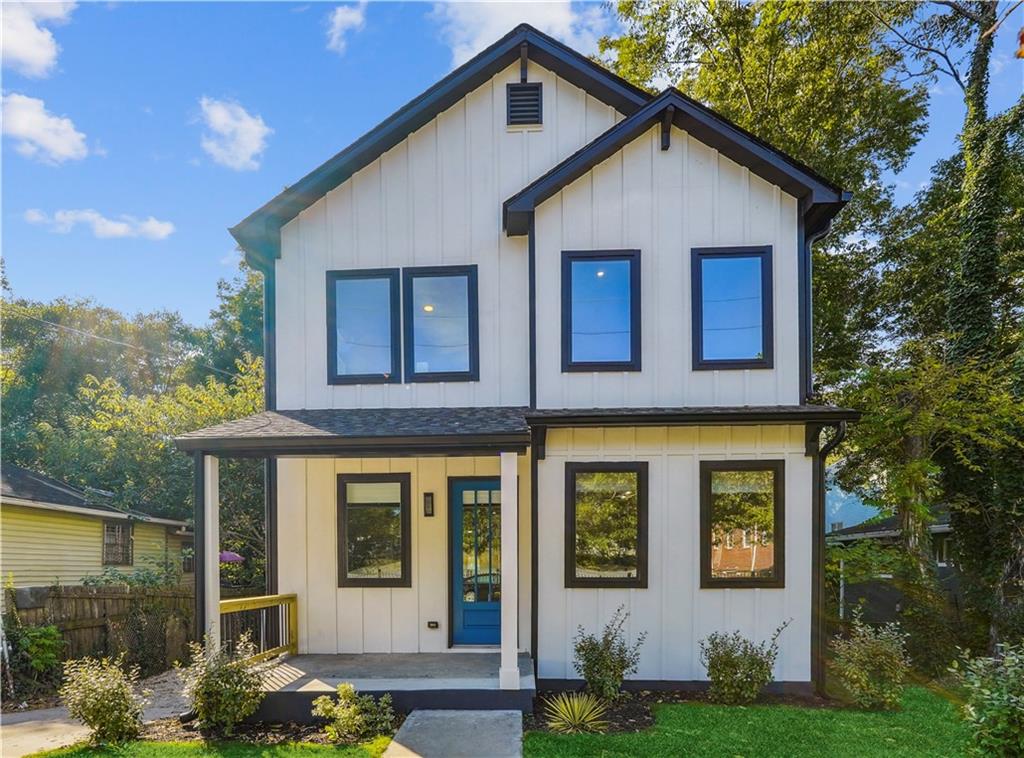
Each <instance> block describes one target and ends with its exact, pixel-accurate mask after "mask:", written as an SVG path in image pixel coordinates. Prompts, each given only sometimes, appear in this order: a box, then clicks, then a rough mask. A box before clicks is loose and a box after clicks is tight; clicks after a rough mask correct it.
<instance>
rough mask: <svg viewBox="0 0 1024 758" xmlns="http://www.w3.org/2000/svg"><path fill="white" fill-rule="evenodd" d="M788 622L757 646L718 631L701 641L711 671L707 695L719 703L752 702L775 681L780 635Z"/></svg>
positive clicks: (702, 659) (734, 634) (735, 634)
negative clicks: (774, 674)
mask: <svg viewBox="0 0 1024 758" xmlns="http://www.w3.org/2000/svg"><path fill="white" fill-rule="evenodd" d="M787 626H789V621H786V622H785V623H784V624H782V625H781V626H779V628H778V629H776V630H775V634H773V635H772V638H771V639H770V640H768V641H766V642H761V643H754V642H751V641H750V640H748V639H747V638H746V637H744V636H743V635H741V634H740V633H739V632H731V633H729V634H726V633H724V632H715V633H713V634H709V635H708V636H707V637H706V638H704V639H703V640H701V641H700V662H701V663H702V664H704V667H705V668H706V669H707V672H708V679H709V680H711V686H710V687H709V688H708V696H709V697H710V698H711V699H712V700H713V701H715V702H716V703H728V704H733V705H735V704H741V703H752V702H754V701H755V700H756V699H757V696H758V695H760V694H761V690H763V689H764V688H765V685H767V684H768V683H769V682H770V681H771V680H772V669H774V668H775V659H776V658H777V657H778V655H779V635H780V634H782V632H783V630H784V629H785V628H786V627H787Z"/></svg>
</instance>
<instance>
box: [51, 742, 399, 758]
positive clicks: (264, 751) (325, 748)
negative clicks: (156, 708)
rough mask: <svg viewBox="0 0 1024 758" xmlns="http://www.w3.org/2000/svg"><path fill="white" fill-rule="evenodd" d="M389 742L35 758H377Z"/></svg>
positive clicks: (137, 748)
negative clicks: (96, 757) (321, 757)
mask: <svg viewBox="0 0 1024 758" xmlns="http://www.w3.org/2000/svg"><path fill="white" fill-rule="evenodd" d="M390 742H391V738H390V737H378V738H377V739H375V740H372V741H370V742H366V743H363V744H361V745H355V746H347V747H333V746H331V745H310V744H299V743H286V744H283V745H249V744H244V743H241V742H210V743H203V742H133V743H131V744H128V745H125V746H123V747H117V748H105V749H102V750H101V749H97V748H94V747H88V746H85V745H79V746H76V747H68V748H62V749H60V750H51V751H50V752H47V753H39V754H38V755H39V756H40V757H41V756H46V758H85V757H86V756H90V758H91V757H92V756H110V758H201V757H205V756H221V757H222V758H257V757H259V758H285V756H309V757H310V758H318V757H319V756H331V757H332V758H380V756H381V754H382V753H383V752H384V750H385V749H386V748H387V746H388V743H390Z"/></svg>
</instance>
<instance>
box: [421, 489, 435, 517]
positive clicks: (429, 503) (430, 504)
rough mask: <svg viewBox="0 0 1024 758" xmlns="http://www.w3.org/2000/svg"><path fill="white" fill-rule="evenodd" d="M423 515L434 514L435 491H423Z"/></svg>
mask: <svg viewBox="0 0 1024 758" xmlns="http://www.w3.org/2000/svg"><path fill="white" fill-rule="evenodd" d="M423 515H424V516H433V515H434V493H433V492H424V493H423Z"/></svg>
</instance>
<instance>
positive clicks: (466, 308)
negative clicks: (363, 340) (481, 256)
mask: <svg viewBox="0 0 1024 758" xmlns="http://www.w3.org/2000/svg"><path fill="white" fill-rule="evenodd" d="M402 277H403V281H402V288H403V291H404V292H403V297H404V298H405V379H406V381H408V382H450V381H456V382H458V381H476V380H477V379H479V378H480V357H479V348H478V341H479V323H478V318H477V310H478V307H477V273H476V266H431V267H418V268H407V269H404V270H403V271H402Z"/></svg>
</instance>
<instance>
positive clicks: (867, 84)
mask: <svg viewBox="0 0 1024 758" xmlns="http://www.w3.org/2000/svg"><path fill="white" fill-rule="evenodd" d="M866 5H867V4H864V3H848V2H814V3H808V2H796V1H793V0H760V1H758V2H750V3H740V2H716V1H715V0H683V1H682V2H680V1H678V0H622V2H619V3H618V4H617V6H616V8H617V11H618V15H619V19H620V21H621V22H622V25H623V27H624V28H625V33H624V34H623V35H622V36H620V37H617V38H608V39H604V40H602V42H601V50H602V53H603V54H605V55H606V56H610V60H609V65H610V66H611V67H612V68H613V69H614V70H616V71H617V72H618V73H619V74H621V75H623V76H625V77H626V78H628V79H630V80H632V81H633V82H635V83H637V84H640V85H641V86H646V87H654V86H655V85H656V84H658V85H659V86H663V85H664V84H666V83H667V84H674V85H676V86H678V87H679V89H681V90H682V91H683V92H684V93H686V94H688V95H690V96H692V97H694V98H696V99H697V100H700V101H701V102H704V103H706V104H707V105H709V106H710V107H712V108H714V109H715V110H716V111H718V112H719V113H722V114H723V115H725V116H726V117H728V118H729V119H731V120H732V121H734V122H736V123H737V124H739V125H740V126H742V127H744V128H745V129H747V130H749V131H751V132H753V133H754V134H756V135H757V136H758V137H761V138H763V139H765V140H767V141H768V142H770V143H771V144H773V145H775V146H776V147H779V148H780V149H782V150H784V151H785V152H787V153H789V154H790V155H792V156H794V157H795V158H797V159H799V160H801V161H803V162H805V163H807V164H808V165H810V166H811V167H812V168H814V169H815V170H817V171H818V172H819V173H821V174H823V175H824V176H826V177H828V178H830V179H832V180H833V181H834V182H836V183H837V184H840V185H841V186H843V188H845V189H848V190H851V191H852V192H853V196H854V199H853V201H852V202H851V203H850V205H849V206H848V207H847V208H846V209H844V211H843V213H842V214H840V216H839V217H838V218H837V219H836V222H835V226H834V229H833V233H832V235H831V236H830V237H829V238H828V239H826V240H825V241H823V242H821V243H819V244H818V245H817V246H816V248H815V251H814V288H815V292H814V304H815V314H814V316H815V317H814V322H815V335H814V348H815V356H814V365H815V370H816V373H817V376H818V380H819V382H820V383H821V384H823V385H824V386H826V387H828V386H832V385H835V384H836V383H838V382H839V381H840V380H841V379H842V377H844V376H846V375H847V374H849V372H850V371H852V370H853V369H854V368H855V367H856V366H857V365H859V363H860V362H861V361H862V360H864V358H865V356H867V355H871V354H872V353H873V352H874V349H875V347H876V344H877V343H876V332H877V329H878V326H879V321H878V309H877V296H878V277H877V272H876V269H875V266H874V257H873V251H872V245H871V244H870V242H869V240H870V239H871V238H872V237H874V236H877V235H879V234H881V233H882V232H884V229H885V223H886V219H887V217H888V215H889V212H890V210H891V207H892V192H891V189H890V188H889V187H888V186H887V185H886V183H885V181H884V177H885V174H886V172H889V171H898V170H900V169H901V168H902V167H903V165H904V164H905V163H906V161H907V159H908V157H909V156H910V153H911V150H912V149H913V147H914V145H915V144H916V142H917V140H918V139H919V138H920V136H921V135H922V134H923V133H924V129H925V126H924V118H925V115H926V106H927V91H926V88H925V86H924V84H923V82H916V81H914V80H910V79H906V78H902V77H900V76H899V75H898V69H899V64H900V60H901V59H900V56H899V54H898V53H897V52H896V51H894V50H893V48H892V46H891V45H890V44H889V41H888V35H889V28H888V26H887V25H886V24H887V23H889V24H901V23H904V22H905V21H907V20H908V19H909V18H910V14H911V13H912V10H913V7H912V5H910V4H907V3H873V4H871V5H873V6H874V9H875V11H876V12H877V13H880V14H883V20H884V23H883V21H880V20H879V19H878V18H877V17H876V15H875V13H872V12H869V11H868V9H867V8H866V7H865V6H866Z"/></svg>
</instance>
